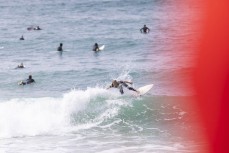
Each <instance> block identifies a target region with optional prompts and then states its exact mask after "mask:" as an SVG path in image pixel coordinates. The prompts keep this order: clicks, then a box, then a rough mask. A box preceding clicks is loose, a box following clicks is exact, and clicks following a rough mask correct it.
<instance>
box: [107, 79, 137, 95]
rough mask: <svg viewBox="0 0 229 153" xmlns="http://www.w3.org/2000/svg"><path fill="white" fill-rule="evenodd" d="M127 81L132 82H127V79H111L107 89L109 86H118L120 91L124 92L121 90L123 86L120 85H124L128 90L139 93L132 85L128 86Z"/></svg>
mask: <svg viewBox="0 0 229 153" xmlns="http://www.w3.org/2000/svg"><path fill="white" fill-rule="evenodd" d="M127 83H129V84H132V82H129V81H117V80H113V81H112V84H111V85H110V86H109V87H108V88H107V89H110V88H119V91H120V93H121V94H123V93H124V92H123V87H122V86H124V87H126V88H128V89H129V90H133V91H135V92H137V93H139V91H137V90H136V89H134V88H133V87H129V86H128V85H127Z"/></svg>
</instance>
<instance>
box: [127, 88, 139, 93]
mask: <svg viewBox="0 0 229 153" xmlns="http://www.w3.org/2000/svg"><path fill="white" fill-rule="evenodd" d="M127 88H128V89H129V90H133V91H136V92H138V91H137V90H136V89H134V88H132V87H127Z"/></svg>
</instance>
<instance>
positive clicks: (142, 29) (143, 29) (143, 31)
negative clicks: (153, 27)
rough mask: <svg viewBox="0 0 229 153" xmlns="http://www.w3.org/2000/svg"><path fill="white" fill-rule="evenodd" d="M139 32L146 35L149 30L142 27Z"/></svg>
mask: <svg viewBox="0 0 229 153" xmlns="http://www.w3.org/2000/svg"><path fill="white" fill-rule="evenodd" d="M140 31H141V33H145V34H146V33H149V32H150V29H149V28H148V27H147V26H146V25H144V27H143V28H141V29H140Z"/></svg>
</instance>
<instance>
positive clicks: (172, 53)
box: [0, 0, 207, 153]
mask: <svg viewBox="0 0 229 153" xmlns="http://www.w3.org/2000/svg"><path fill="white" fill-rule="evenodd" d="M0 2H1V5H0V14H1V17H0V23H1V24H0V61H1V67H0V152H1V153H15V152H17V153H31V152H35V153H73V152H74V153H75V152H86V153H95V152H98V153H107V152H109V153H110V152H111V153H112V152H113V153H125V152H132V153H138V152H149V153H152V152H155V153H170V152H178V153H186V152H188V153H189V152H199V151H200V150H202V151H205V150H204V149H203V148H205V146H206V145H207V144H206V142H205V141H204V139H203V137H202V135H201V134H200V133H201V131H203V130H204V129H203V128H202V127H201V126H200V125H199V124H198V119H197V118H196V116H197V113H196V112H193V111H192V107H190V106H189V104H190V103H192V101H193V100H195V99H194V98H193V95H194V94H195V92H194V91H193V90H192V89H191V88H190V84H189V79H190V77H189V74H190V73H191V72H192V68H193V66H194V64H193V63H194V62H193V61H194V60H195V59H196V55H195V53H194V52H193V51H192V50H193V49H195V45H194V44H195V43H196V42H198V40H199V37H198V33H199V29H200V26H198V23H199V22H200V21H201V16H200V14H201V6H200V5H198V4H194V3H192V1H190V0H184V1H178V0H85V1H80V0H68V1H64V0H34V1H24V0H12V1H3V0H0ZM195 23H196V24H195ZM144 24H146V25H147V26H148V27H149V28H150V30H151V31H150V33H149V34H141V33H140V28H142V27H143V25H144ZM36 25H39V26H40V27H41V28H42V30H40V31H34V30H31V31H28V30H27V27H30V26H36ZM21 35H23V36H24V38H25V40H24V41H20V40H19V38H20V37H21ZM96 42H97V43H98V44H99V45H102V44H104V45H105V46H106V47H105V49H104V50H103V51H101V52H98V53H94V52H93V51H92V46H93V44H94V43H96ZM60 43H63V49H64V52H62V53H60V52H57V51H56V49H57V47H58V46H59V44H60ZM21 62H23V63H24V65H25V68H24V69H15V67H16V66H17V65H19V64H20V63H21ZM29 75H32V76H33V78H34V79H35V81H36V83H35V84H32V85H26V86H19V85H18V82H19V81H21V80H24V79H26V78H27V77H28V76H29ZM112 79H118V80H131V81H133V82H134V84H133V86H134V87H135V88H138V87H141V86H144V85H147V84H151V83H153V84H154V87H153V89H152V90H151V91H150V92H149V93H148V94H147V95H145V96H143V97H138V98H136V97H135V96H134V93H133V92H131V91H128V90H126V89H124V92H125V94H124V95H120V93H119V91H118V90H117V89H110V90H106V89H105V88H106V87H108V86H109V85H110V83H111V81H112Z"/></svg>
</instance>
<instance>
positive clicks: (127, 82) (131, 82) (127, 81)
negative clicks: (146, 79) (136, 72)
mask: <svg viewBox="0 0 229 153" xmlns="http://www.w3.org/2000/svg"><path fill="white" fill-rule="evenodd" d="M123 82H125V83H129V84H133V82H131V81H123Z"/></svg>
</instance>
